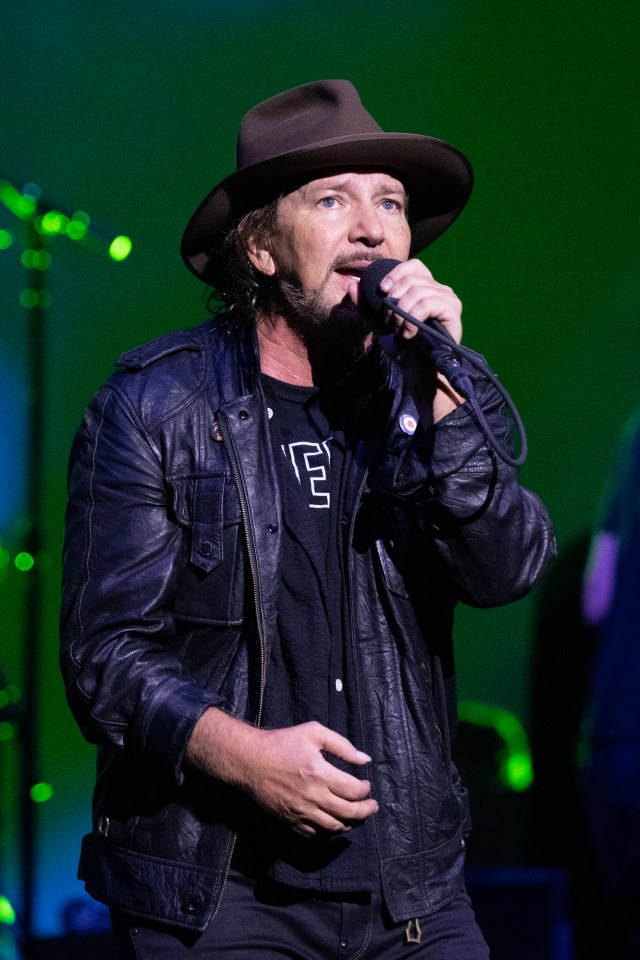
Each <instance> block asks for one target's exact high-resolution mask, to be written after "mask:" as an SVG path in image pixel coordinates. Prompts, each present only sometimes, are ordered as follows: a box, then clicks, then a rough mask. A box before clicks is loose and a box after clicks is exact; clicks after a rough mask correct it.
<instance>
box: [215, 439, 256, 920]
mask: <svg viewBox="0 0 640 960" xmlns="http://www.w3.org/2000/svg"><path fill="white" fill-rule="evenodd" d="M213 437H214V440H215V441H216V442H217V443H222V445H223V446H224V449H225V453H226V454H227V457H228V459H229V465H230V467H231V472H232V474H233V480H234V483H235V485H236V490H237V491H238V500H239V502H240V514H241V516H242V521H243V524H242V525H243V528H244V538H245V544H246V547H247V556H248V558H249V567H250V570H251V577H252V580H253V602H254V605H255V614H256V624H257V627H258V639H259V641H260V698H259V700H258V715H257V717H256V722H255V726H256V727H259V726H260V724H261V722H262V708H263V705H264V688H265V681H266V670H265V637H264V627H263V624H262V619H261V617H260V605H259V603H258V564H257V560H256V557H255V554H254V550H253V543H252V541H251V537H250V536H249V511H248V510H247V499H246V497H245V494H244V487H243V485H242V477H241V476H240V468H239V467H238V460H237V458H236V455H235V451H234V449H233V445H232V443H231V440H230V438H229V436H228V434H227V431H226V428H223V425H222V423H220V422H219V421H217V420H214V422H213ZM237 839H238V834H237V833H234V834H233V836H232V838H231V842H230V846H229V853H228V856H227V861H226V864H225V869H224V879H223V881H222V887H221V888H220V893H219V895H218V904H217V906H216V909H215V911H214V913H213V916H212V918H211V919H212V920H213V919H215V917H216V915H217V913H218V911H219V909H220V905H221V903H222V895H223V893H224V891H225V887H226V885H227V880H228V879H229V870H230V869H231V861H232V859H233V852H234V850H235V846H236V841H237Z"/></svg>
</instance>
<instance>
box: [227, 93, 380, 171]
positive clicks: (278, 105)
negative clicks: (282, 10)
mask: <svg viewBox="0 0 640 960" xmlns="http://www.w3.org/2000/svg"><path fill="white" fill-rule="evenodd" d="M382 132H383V131H382V128H381V127H380V126H379V125H378V124H377V123H376V121H375V120H374V119H373V117H372V116H371V115H370V114H369V113H368V112H367V111H366V110H365V108H364V107H363V106H362V103H361V102H360V97H359V95H358V92H357V90H356V89H355V87H354V86H353V84H351V83H350V82H349V81H348V80H320V81H316V82H314V83H304V84H302V85H301V86H298V87H294V88H293V89H292V90H285V91H284V93H279V94H276V96H274V97H271V98H270V99H269V100H264V101H263V102H262V103H259V104H257V105H256V106H255V107H253V108H252V109H251V110H249V112H248V113H247V114H245V116H244V118H243V120H242V123H241V124H240V129H239V130H238V139H237V142H236V169H237V170H238V171H240V170H243V169H244V168H245V167H251V166H254V165H255V164H258V163H261V162H263V161H264V160H270V159H272V158H273V157H278V156H282V155H283V154H285V153H291V152H294V151H296V150H304V149H305V148H306V147H309V146H310V145H314V146H317V145H318V144H320V143H322V142H323V141H325V140H336V139H339V138H340V137H345V138H349V137H351V138H353V137H357V136H362V135H365V136H366V135H371V134H378V133H382Z"/></svg>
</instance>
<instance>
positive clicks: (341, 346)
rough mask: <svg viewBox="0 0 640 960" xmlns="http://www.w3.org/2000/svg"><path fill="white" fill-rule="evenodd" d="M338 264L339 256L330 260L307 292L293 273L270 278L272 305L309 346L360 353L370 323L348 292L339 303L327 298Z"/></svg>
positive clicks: (314, 348) (369, 328) (369, 331)
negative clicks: (323, 275)
mask: <svg viewBox="0 0 640 960" xmlns="http://www.w3.org/2000/svg"><path fill="white" fill-rule="evenodd" d="M343 259H344V260H345V262H348V261H346V258H343ZM351 259H352V258H351ZM371 259H375V258H371ZM341 265H342V264H341V262H340V261H339V260H337V261H336V262H335V263H334V264H332V266H331V269H330V270H329V271H328V272H327V276H326V279H325V280H324V281H323V282H322V283H321V284H320V286H319V287H318V288H317V289H315V290H313V291H311V292H310V293H309V292H307V291H305V290H303V289H302V287H301V286H300V281H299V279H298V278H297V277H296V276H294V275H291V276H283V275H280V276H278V277H274V278H273V288H272V292H273V294H274V303H273V306H274V308H275V309H276V310H277V311H278V312H279V313H280V314H281V315H282V316H283V317H284V319H285V321H286V323H287V325H288V326H289V328H290V329H291V330H292V331H293V333H294V334H295V335H296V336H297V337H298V338H299V339H300V340H301V341H302V342H303V343H304V344H305V346H306V347H307V349H308V350H314V351H318V350H334V349H338V350H346V351H355V353H356V354H359V353H361V352H362V349H363V346H364V342H365V340H366V338H367V336H368V335H369V334H370V333H371V325H370V324H369V323H368V322H367V321H366V320H365V319H364V317H363V316H362V314H361V313H360V311H359V310H358V308H357V306H356V304H355V303H353V301H352V300H351V297H350V296H349V295H348V294H346V295H345V296H344V297H343V299H342V300H341V301H340V302H339V303H336V304H331V305H330V304H328V303H327V302H326V299H325V296H326V289H327V286H328V284H329V281H330V279H331V277H332V275H333V272H334V270H335V269H336V267H339V266H341Z"/></svg>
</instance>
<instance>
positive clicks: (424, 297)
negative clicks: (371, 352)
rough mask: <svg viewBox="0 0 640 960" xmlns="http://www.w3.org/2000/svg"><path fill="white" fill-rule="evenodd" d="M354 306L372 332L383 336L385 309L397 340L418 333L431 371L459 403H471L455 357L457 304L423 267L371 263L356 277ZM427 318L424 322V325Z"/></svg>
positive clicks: (412, 262)
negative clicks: (423, 339)
mask: <svg viewBox="0 0 640 960" xmlns="http://www.w3.org/2000/svg"><path fill="white" fill-rule="evenodd" d="M397 268H404V269H397ZM392 271H393V274H392ZM388 291H390V292H391V293H390V294H389V295H387V292H388ZM358 307H359V308H360V310H361V311H362V313H363V315H364V316H365V317H366V319H367V320H368V321H369V323H371V326H372V327H373V329H374V331H375V332H376V333H388V332H389V324H388V322H387V311H389V310H390V311H392V313H393V314H395V316H396V318H397V320H396V324H395V326H396V330H397V332H399V333H400V334H401V335H402V336H403V337H405V338H406V339H409V338H411V337H413V336H415V335H416V334H417V333H418V331H420V332H421V333H422V334H423V336H424V337H426V338H427V340H428V342H429V346H430V352H431V356H432V359H433V362H434V363H435V365H436V368H437V369H438V370H439V371H440V373H442V374H443V376H445V377H446V378H447V380H448V381H449V383H450V384H451V386H452V387H453V388H454V389H455V390H457V392H458V393H459V394H460V395H461V396H462V397H464V398H465V400H472V399H473V386H472V384H471V381H470V380H469V377H468V376H467V374H466V373H465V372H464V370H463V369H462V367H461V366H460V361H459V359H458V356H457V350H458V349H460V350H461V349H462V348H460V346H459V344H460V339H461V337H462V322H461V319H460V317H461V314H462V304H461V302H460V300H459V299H458V297H457V296H456V295H455V293H454V292H453V290H452V289H451V288H450V287H445V286H443V284H441V283H438V282H437V281H436V280H434V279H433V276H432V275H431V273H430V272H429V270H428V269H427V268H426V267H425V266H424V264H423V263H421V262H420V261H419V260H408V261H406V262H404V263H403V262H402V261H401V260H388V259H380V260H374V261H373V263H371V264H370V265H369V266H368V267H367V268H366V270H365V271H364V272H363V274H362V277H361V278H360V289H359V299H358ZM427 319H428V320H429V323H425V322H424V321H425V320H427ZM445 324H446V326H445Z"/></svg>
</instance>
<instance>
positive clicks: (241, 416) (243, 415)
mask: <svg viewBox="0 0 640 960" xmlns="http://www.w3.org/2000/svg"><path fill="white" fill-rule="evenodd" d="M238 416H239V417H240V419H241V420H246V419H247V417H248V416H249V414H248V413H247V411H246V410H241V411H240V413H239V414H238Z"/></svg>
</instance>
